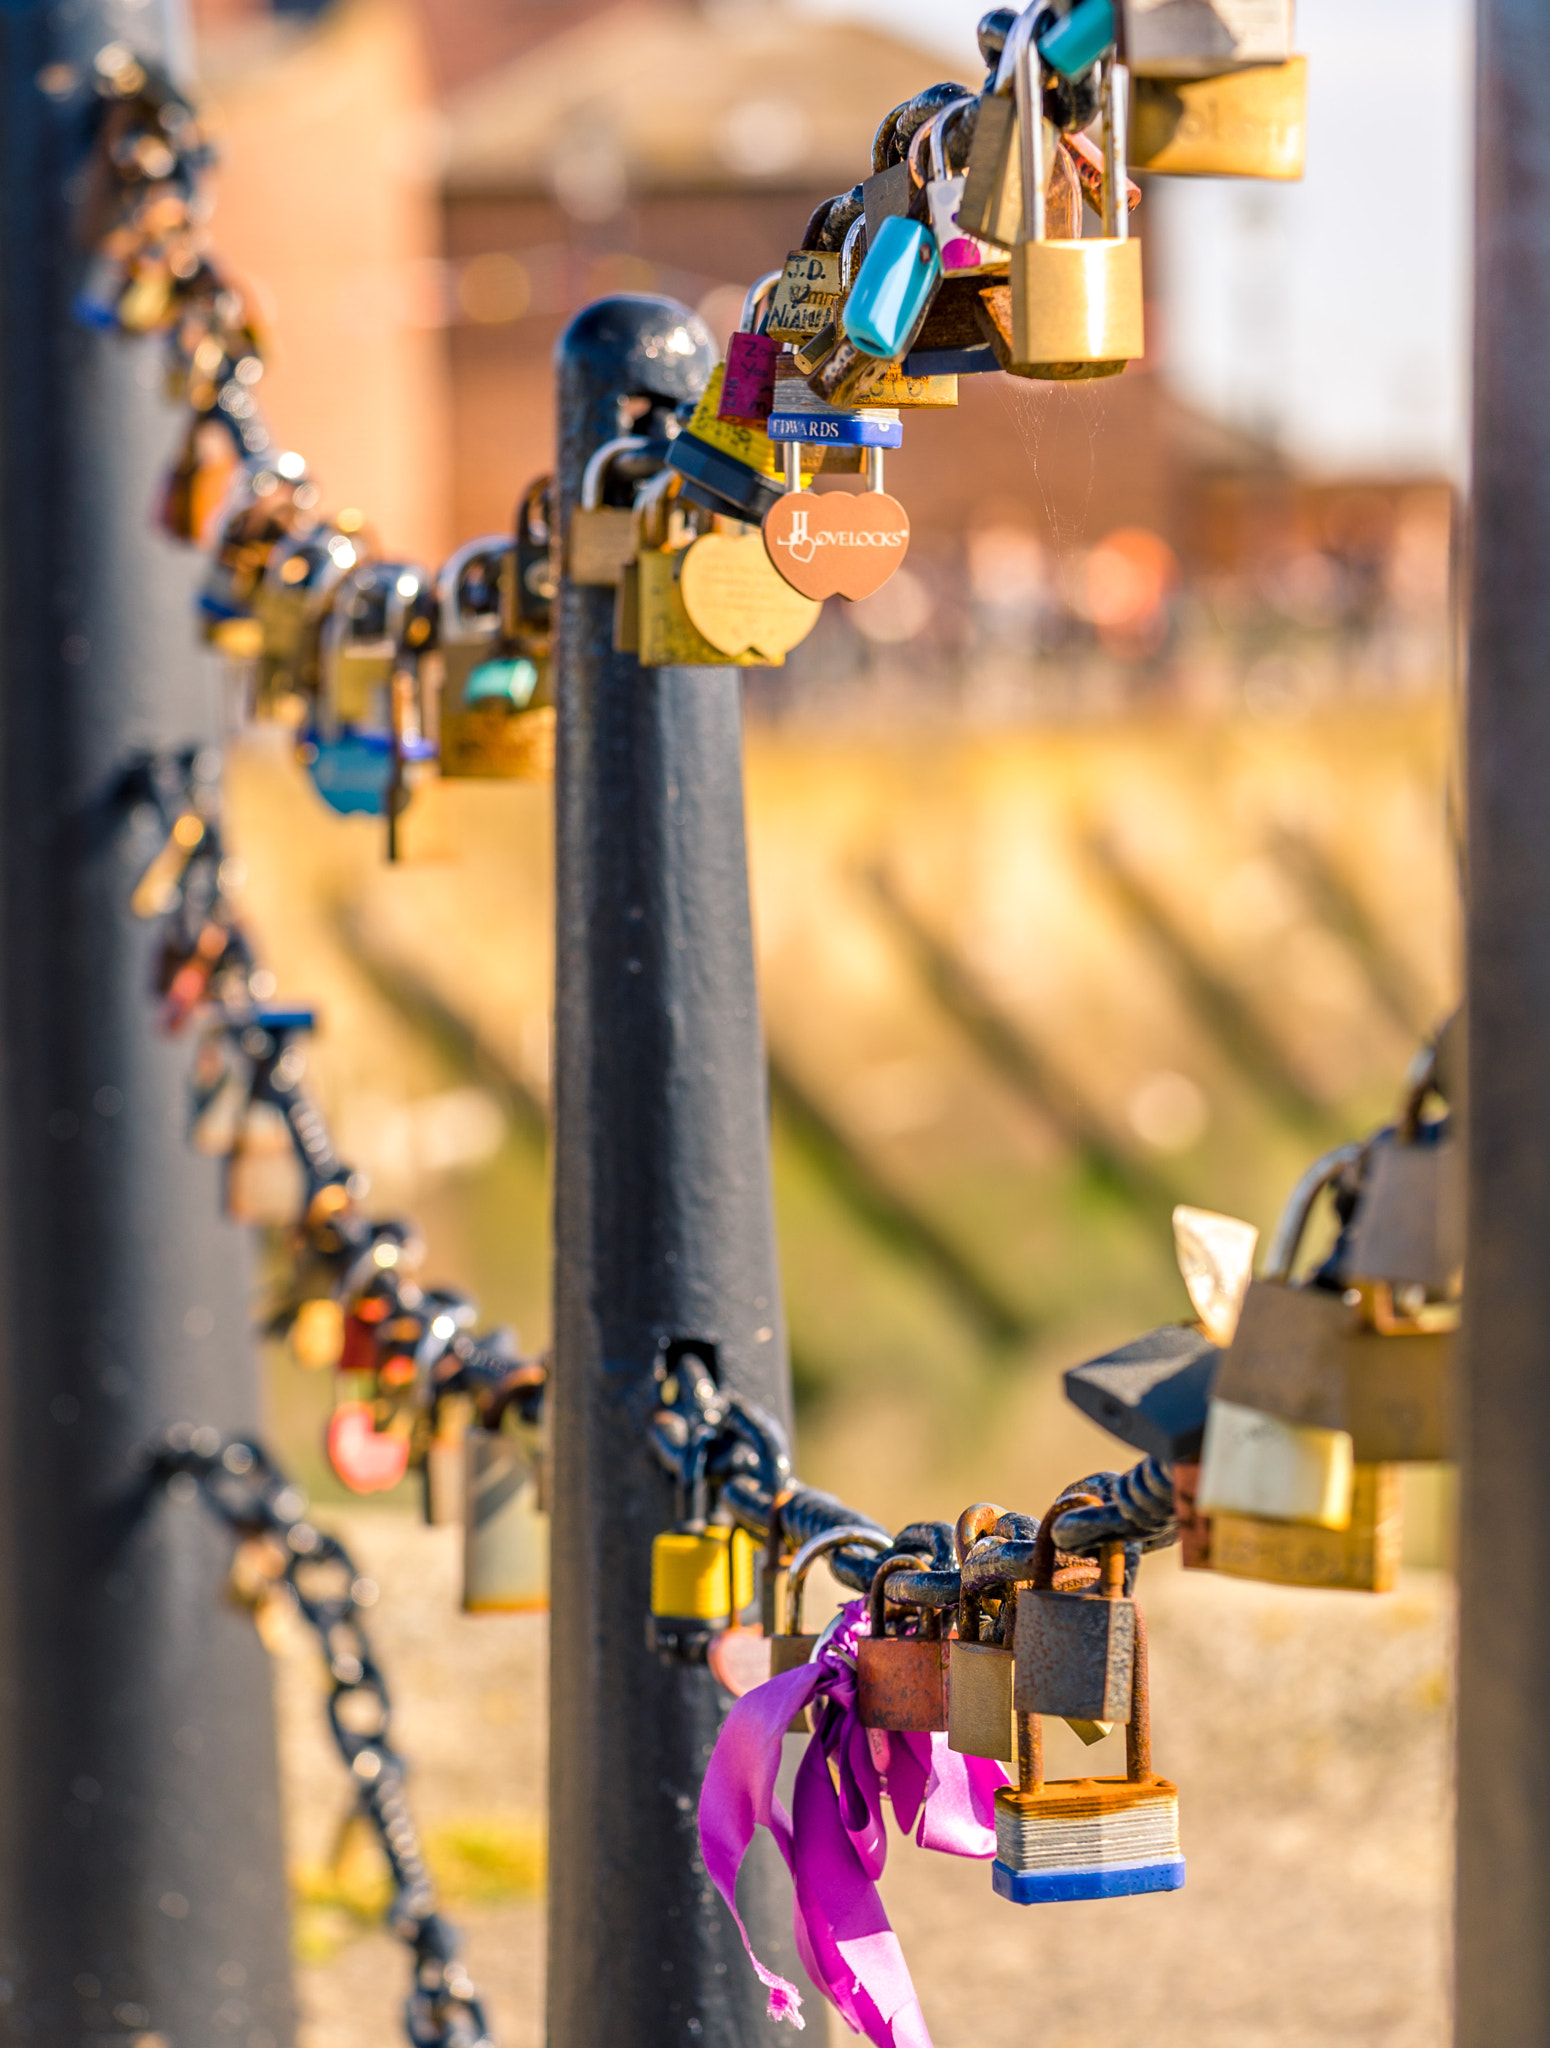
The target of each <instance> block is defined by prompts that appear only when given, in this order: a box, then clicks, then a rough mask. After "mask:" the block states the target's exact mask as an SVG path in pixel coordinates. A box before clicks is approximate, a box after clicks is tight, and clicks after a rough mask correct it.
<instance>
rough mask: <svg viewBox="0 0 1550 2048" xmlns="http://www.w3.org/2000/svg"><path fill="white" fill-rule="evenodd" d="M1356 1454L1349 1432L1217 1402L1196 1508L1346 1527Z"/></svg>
mask: <svg viewBox="0 0 1550 2048" xmlns="http://www.w3.org/2000/svg"><path fill="white" fill-rule="evenodd" d="M1353 1470H1354V1453H1353V1449H1352V1443H1351V1438H1350V1435H1349V1433H1348V1432H1347V1431H1345V1430H1343V1429H1317V1428H1314V1427H1312V1426H1311V1425H1310V1424H1308V1423H1299V1422H1283V1421H1282V1419H1281V1418H1280V1416H1278V1415H1266V1414H1264V1413H1262V1412H1261V1411H1260V1410H1259V1409H1258V1408H1241V1407H1239V1406H1238V1405H1237V1403H1236V1402H1233V1401H1223V1400H1213V1401H1212V1403H1211V1410H1210V1414H1209V1416H1208V1417H1207V1420H1206V1434H1205V1443H1204V1446H1203V1448H1202V1452H1201V1460H1200V1484H1199V1488H1198V1491H1197V1496H1196V1500H1197V1506H1198V1507H1199V1509H1200V1510H1201V1512H1202V1513H1204V1514H1215V1513H1216V1512H1217V1511H1218V1510H1221V1509H1227V1510H1231V1511H1233V1512H1236V1513H1239V1514H1249V1515H1259V1516H1263V1517H1265V1518H1266V1519H1268V1520H1272V1521H1281V1522H1306V1523H1308V1524H1309V1525H1310V1526H1312V1527H1315V1528H1321V1529H1343V1528H1345V1527H1346V1525H1347V1524H1348V1522H1349V1521H1350V1518H1351V1485H1352V1474H1353Z"/></svg>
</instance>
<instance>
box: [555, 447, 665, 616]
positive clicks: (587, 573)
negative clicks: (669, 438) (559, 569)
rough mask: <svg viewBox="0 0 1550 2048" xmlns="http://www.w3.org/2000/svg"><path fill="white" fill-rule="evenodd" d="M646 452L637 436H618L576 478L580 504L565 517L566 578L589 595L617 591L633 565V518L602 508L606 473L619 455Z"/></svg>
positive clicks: (625, 509)
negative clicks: (590, 591) (567, 524)
mask: <svg viewBox="0 0 1550 2048" xmlns="http://www.w3.org/2000/svg"><path fill="white" fill-rule="evenodd" d="M645 446H646V442H645V440H644V439H643V437H642V436H641V435H639V434H620V435H617V436H616V437H615V439H613V440H612V441H605V442H604V443H603V445H602V447H601V448H598V449H596V450H595V451H594V453H593V454H592V455H591V457H590V458H589V459H588V462H587V466H586V468H585V469H584V470H583V471H582V473H581V502H580V504H579V505H578V506H577V507H576V509H575V511H574V512H572V513H571V516H570V536H569V541H568V544H567V547H566V551H565V573H566V575H567V576H568V577H569V578H570V580H571V582H572V583H580V584H583V585H585V586H586V587H588V588H590V589H609V590H612V589H616V588H617V587H618V583H619V578H620V576H621V575H622V574H623V572H624V570H625V568H626V567H627V566H628V564H629V563H631V562H633V561H634V559H635V516H634V512H633V510H632V509H631V507H630V506H628V505H609V504H605V503H604V498H605V496H606V494H607V488H608V473H609V471H610V470H611V469H612V468H613V465H614V463H615V461H616V459H617V458H618V457H619V456H621V455H635V454H638V453H639V452H640V450H641V449H643V448H644V447H645Z"/></svg>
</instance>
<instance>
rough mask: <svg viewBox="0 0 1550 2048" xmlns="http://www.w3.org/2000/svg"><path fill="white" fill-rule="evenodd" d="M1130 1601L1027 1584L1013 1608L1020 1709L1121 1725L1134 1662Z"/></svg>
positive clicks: (1132, 1605) (1133, 1611)
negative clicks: (1051, 1589)
mask: <svg viewBox="0 0 1550 2048" xmlns="http://www.w3.org/2000/svg"><path fill="white" fill-rule="evenodd" d="M1135 1624H1136V1606H1135V1602H1134V1601H1133V1600H1125V1599H1104V1598H1103V1597H1101V1596H1096V1597H1095V1596H1094V1595H1092V1594H1089V1593H1056V1592H1053V1591H1045V1590H1044V1589H1042V1588H1036V1587H1031V1586H1030V1587H1028V1588H1027V1589H1026V1590H1025V1591H1024V1592H1023V1594H1022V1595H1021V1597H1020V1598H1019V1600H1018V1603H1017V1639H1016V1652H1017V1677H1016V1701H1017V1706H1018V1708H1019V1710H1020V1711H1022V1712H1024V1713H1030V1714H1058V1715H1059V1716H1060V1717H1061V1718H1062V1719H1065V1720H1079V1721H1123V1720H1126V1719H1127V1718H1128V1716H1129V1713H1130V1692H1131V1679H1132V1673H1133V1670H1134V1661H1135V1640H1136V1626H1135Z"/></svg>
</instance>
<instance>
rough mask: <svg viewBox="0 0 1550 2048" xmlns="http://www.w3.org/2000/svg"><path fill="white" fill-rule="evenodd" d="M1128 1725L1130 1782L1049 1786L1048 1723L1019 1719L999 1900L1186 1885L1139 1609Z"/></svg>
mask: <svg viewBox="0 0 1550 2048" xmlns="http://www.w3.org/2000/svg"><path fill="white" fill-rule="evenodd" d="M1094 1604H1097V1603H1094ZM1123 1718H1124V1721H1125V1775H1124V1777H1123V1778H1065V1779H1055V1780H1053V1781H1052V1782H1048V1783H1046V1781H1045V1778H1044V1769H1043V1744H1042V1740H1041V1732H1040V1729H1039V1722H1038V1717H1037V1715H1035V1714H1032V1713H1021V1712H1020V1713H1019V1714H1018V1716H1017V1749H1018V1781H1017V1784H1016V1786H1015V1787H1013V1786H1010V1785H1005V1786H1002V1787H1001V1788H1000V1789H998V1791H997V1793H996V1860H995V1862H994V1863H993V1864H992V1865H991V1883H992V1886H993V1888H994V1890H995V1892H996V1895H997V1897H999V1898H1003V1899H1008V1900H1010V1901H1011V1902H1012V1903H1013V1904H1014V1905H1019V1906H1032V1905H1042V1904H1044V1903H1046V1902H1048V1901H1051V1900H1058V1899H1112V1898H1126V1897H1130V1896H1133V1895H1134V1894H1136V1893H1140V1892H1171V1891H1177V1890H1178V1889H1179V1888H1180V1886H1181V1885H1182V1884H1183V1882H1184V1858H1183V1856H1182V1855H1181V1854H1180V1853H1179V1793H1178V1787H1177V1786H1176V1785H1173V1784H1170V1783H1169V1782H1168V1780H1167V1779H1166V1778H1159V1777H1157V1776H1156V1775H1155V1774H1154V1773H1153V1770H1152V1713H1151V1686H1150V1676H1149V1671H1148V1659H1147V1640H1146V1622H1145V1618H1144V1617H1143V1615H1142V1613H1141V1611H1140V1609H1139V1608H1136V1609H1135V1611H1134V1638H1133V1651H1132V1656H1131V1691H1130V1697H1129V1699H1128V1701H1127V1702H1126V1711H1125V1714H1124V1716H1123Z"/></svg>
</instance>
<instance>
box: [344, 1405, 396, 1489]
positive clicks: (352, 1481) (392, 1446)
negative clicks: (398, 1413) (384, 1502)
mask: <svg viewBox="0 0 1550 2048" xmlns="http://www.w3.org/2000/svg"><path fill="white" fill-rule="evenodd" d="M327 1447H328V1462H329V1464H330V1465H332V1466H333V1468H334V1476H335V1478H337V1479H338V1480H339V1481H340V1482H341V1483H342V1484H343V1485H345V1486H348V1487H349V1489H350V1491H351V1493H385V1492H386V1491H387V1489H388V1488H389V1487H390V1486H396V1485H397V1484H398V1482H399V1480H400V1479H402V1478H403V1476H404V1474H405V1472H406V1471H407V1470H408V1468H409V1439H408V1437H406V1436H397V1435H392V1434H390V1433H388V1432H387V1431H385V1430H379V1429H373V1427H372V1422H371V1403H370V1402H369V1401H341V1402H340V1404H339V1406H338V1407H337V1408H336V1409H335V1410H334V1412H333V1414H332V1415H330V1416H329V1418H328V1439H327Z"/></svg>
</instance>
